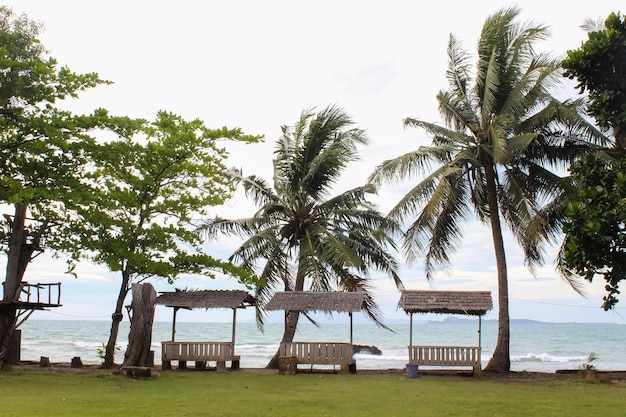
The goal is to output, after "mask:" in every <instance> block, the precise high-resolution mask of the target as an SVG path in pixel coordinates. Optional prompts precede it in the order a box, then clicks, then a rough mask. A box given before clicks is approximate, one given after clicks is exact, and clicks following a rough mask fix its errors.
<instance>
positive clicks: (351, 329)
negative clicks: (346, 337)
mask: <svg viewBox="0 0 626 417" xmlns="http://www.w3.org/2000/svg"><path fill="white" fill-rule="evenodd" d="M348 315H349V316H350V344H352V331H353V326H352V311H351V312H349V313H348Z"/></svg>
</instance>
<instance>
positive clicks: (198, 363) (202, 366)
mask: <svg viewBox="0 0 626 417" xmlns="http://www.w3.org/2000/svg"><path fill="white" fill-rule="evenodd" d="M205 368H206V362H204V361H196V369H205Z"/></svg>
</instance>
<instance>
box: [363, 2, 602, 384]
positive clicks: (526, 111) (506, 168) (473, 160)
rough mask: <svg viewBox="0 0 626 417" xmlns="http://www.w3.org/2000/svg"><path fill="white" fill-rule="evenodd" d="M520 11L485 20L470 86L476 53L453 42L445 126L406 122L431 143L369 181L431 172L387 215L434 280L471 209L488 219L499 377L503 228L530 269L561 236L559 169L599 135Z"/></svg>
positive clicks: (506, 365)
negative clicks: (556, 92) (562, 95)
mask: <svg viewBox="0 0 626 417" xmlns="http://www.w3.org/2000/svg"><path fill="white" fill-rule="evenodd" d="M518 14H519V11H518V10H517V9H516V8H509V9H503V10H500V11H498V12H497V13H495V14H493V15H492V16H490V17H489V18H488V19H487V20H486V21H485V23H484V26H483V29H482V33H481V37H480V40H479V42H478V62H477V66H476V74H475V76H474V80H473V84H472V74H471V71H470V56H469V54H468V53H467V52H466V51H465V50H464V49H463V48H462V46H461V44H460V42H459V40H458V39H457V38H455V37H454V35H451V36H450V40H449V44H448V56H449V67H448V71H447V73H446V74H447V78H448V81H449V85H450V86H449V89H448V90H445V91H440V93H439V94H438V96H437V100H438V102H439V111H440V114H441V115H442V117H443V120H444V123H445V127H442V126H439V125H437V124H433V123H428V122H425V121H421V120H416V119H413V118H407V119H405V121H404V124H405V126H411V127H418V128H422V129H424V130H425V131H427V132H428V133H429V134H431V135H432V136H433V141H432V146H425V147H420V148H418V149H417V150H415V151H413V152H410V153H407V154H405V155H402V156H399V157H397V158H395V159H392V160H389V161H385V162H383V163H382V164H381V165H380V166H378V167H377V168H376V170H375V172H374V173H373V174H372V176H371V178H370V182H371V183H372V184H373V185H376V186H379V185H380V184H381V183H382V182H385V181H393V180H396V181H398V180H401V179H403V178H406V177H410V176H412V175H414V174H423V175H425V177H424V178H423V179H422V180H421V182H420V183H419V184H417V185H416V186H415V187H414V188H413V189H411V190H410V191H409V193H408V194H407V195H406V196H405V197H404V198H402V200H401V201H399V202H398V203H397V205H396V206H395V207H394V208H393V209H392V210H391V211H390V213H389V217H391V218H392V219H395V220H409V221H410V222H411V220H410V219H414V220H412V222H411V223H410V225H409V226H408V228H407V230H406V232H405V236H404V244H403V248H404V250H405V253H406V254H407V260H408V261H409V262H411V261H415V260H416V259H417V258H418V257H420V256H422V255H424V262H425V271H426V277H427V279H428V280H431V279H432V274H433V272H435V270H436V268H437V267H442V266H447V265H448V264H449V261H450V258H449V255H450V253H451V252H453V251H454V250H455V249H456V248H457V247H458V245H459V242H460V239H461V237H462V232H461V228H460V225H461V223H462V222H463V221H467V220H469V219H470V217H471V213H472V211H473V212H474V214H475V215H476V217H477V218H478V219H479V220H480V221H481V222H483V223H487V222H488V223H489V225H490V227H491V233H492V239H493V245H494V251H495V258H496V266H497V277H498V293H499V294H498V307H499V313H498V320H499V328H498V340H497V345H496V348H495V351H494V354H493V357H492V358H491V360H490V362H489V364H488V365H487V368H486V370H491V371H498V372H506V371H508V370H509V369H510V357H509V308H508V279H507V265H506V257H505V250H504V240H503V235H502V225H503V224H504V225H505V226H506V227H508V228H509V229H510V231H511V233H512V235H513V236H514V237H515V238H516V239H517V241H518V242H519V244H520V245H521V246H522V248H523V249H524V256H525V261H526V263H527V265H528V266H529V267H530V268H531V270H532V268H533V267H534V266H537V265H539V264H540V263H541V262H542V261H543V259H542V258H543V252H544V251H543V248H544V245H545V244H546V243H548V242H549V243H552V242H553V241H554V239H555V238H556V235H557V233H558V230H559V226H560V222H559V218H560V216H561V215H562V212H563V209H564V207H563V204H562V203H563V201H564V199H563V198H562V197H563V196H565V195H566V194H567V193H568V192H570V191H571V185H570V182H569V180H568V179H567V178H562V177H560V176H559V174H558V172H559V171H560V170H563V169H564V168H565V167H566V166H567V165H568V164H569V163H570V162H571V161H572V160H573V159H575V158H576V157H578V156H579V155H581V154H582V153H584V152H586V151H587V150H588V148H589V146H590V144H589V142H587V141H586V138H587V139H588V138H594V137H599V132H598V131H597V130H595V129H594V128H593V126H591V125H590V124H589V123H587V122H586V121H585V120H584V119H583V118H582V116H581V115H580V109H581V106H582V103H581V102H579V101H573V102H560V101H558V100H557V99H556V98H555V97H554V96H553V95H552V93H551V90H552V88H553V87H554V86H555V85H556V84H557V82H558V81H559V80H560V74H559V61H558V60H556V59H554V58H551V57H550V56H549V55H546V54H535V52H534V50H533V43H535V42H536V41H537V40H541V39H544V38H545V37H546V36H547V28H546V27H544V26H540V25H532V24H518V23H516V22H515V18H516V17H517V16H518ZM433 163H434V165H432V166H433V167H434V168H433V170H432V172H428V171H429V170H430V168H431V164H433ZM551 169H552V170H551ZM420 209H421V211H420ZM424 252H425V253H424ZM572 284H575V283H572ZM575 289H576V287H575Z"/></svg>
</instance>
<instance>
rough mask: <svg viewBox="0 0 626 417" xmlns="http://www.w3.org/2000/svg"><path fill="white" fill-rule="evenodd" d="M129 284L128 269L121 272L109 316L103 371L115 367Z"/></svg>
mask: <svg viewBox="0 0 626 417" xmlns="http://www.w3.org/2000/svg"><path fill="white" fill-rule="evenodd" d="M129 282H130V274H129V273H128V269H127V268H126V269H124V271H122V285H121V286H120V292H119V294H118V296H117V304H116V305H115V312H114V313H113V314H112V315H111V319H112V322H111V333H110V334H109V341H108V342H107V344H106V347H105V349H104V363H103V364H102V367H103V368H104V369H111V368H113V367H114V366H115V348H116V346H117V335H118V333H119V330H120V322H121V321H122V319H123V318H124V314H123V313H122V309H123V308H124V300H125V299H126V295H128V290H129V288H128V284H129Z"/></svg>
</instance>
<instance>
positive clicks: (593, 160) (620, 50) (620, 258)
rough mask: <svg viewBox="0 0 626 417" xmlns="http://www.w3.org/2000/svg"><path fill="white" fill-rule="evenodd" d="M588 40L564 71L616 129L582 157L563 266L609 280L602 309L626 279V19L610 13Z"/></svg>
mask: <svg viewBox="0 0 626 417" xmlns="http://www.w3.org/2000/svg"><path fill="white" fill-rule="evenodd" d="M587 29H588V39H587V41H585V42H583V43H582V45H581V46H580V48H578V49H575V50H571V51H568V52H567V58H566V59H565V60H564V61H563V67H564V68H565V69H566V72H565V74H564V75H565V76H567V77H569V78H570V79H574V78H577V80H578V87H579V88H580V92H581V94H582V93H584V92H585V91H588V93H589V99H590V102H589V106H588V108H589V113H590V114H591V115H592V116H594V118H595V119H596V121H597V123H598V125H599V126H600V127H601V128H602V129H603V130H606V131H609V132H611V133H613V135H614V136H615V137H614V141H613V143H612V146H611V147H610V148H605V149H603V150H602V152H599V153H596V154H593V155H590V156H589V157H587V158H584V159H582V160H580V161H577V162H576V163H575V164H574V166H573V167H572V176H573V178H574V180H575V181H576V185H577V187H578V195H577V198H575V199H574V201H572V202H570V204H569V206H568V209H567V212H566V220H565V223H564V224H563V231H564V233H565V241H564V243H563V246H562V252H561V254H562V256H561V259H560V268H561V271H562V272H563V273H564V275H565V276H566V277H572V276H582V277H584V278H585V279H586V280H588V281H590V282H591V281H593V279H594V277H595V276H596V275H600V276H603V278H604V280H605V281H606V291H607V295H606V296H605V297H604V303H603V308H604V309H605V310H609V309H612V308H614V307H615V305H616V304H617V302H618V298H617V296H618V294H619V293H620V291H619V284H620V282H621V280H623V279H624V278H626V257H625V256H624V254H625V253H626V228H625V225H624V219H626V182H625V176H624V173H625V172H626V18H624V17H622V16H621V15H620V14H619V13H611V14H610V15H609V17H608V18H607V19H606V20H605V21H604V22H603V25H597V26H596V27H590V26H588V27H587Z"/></svg>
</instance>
